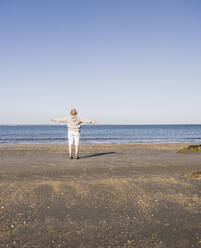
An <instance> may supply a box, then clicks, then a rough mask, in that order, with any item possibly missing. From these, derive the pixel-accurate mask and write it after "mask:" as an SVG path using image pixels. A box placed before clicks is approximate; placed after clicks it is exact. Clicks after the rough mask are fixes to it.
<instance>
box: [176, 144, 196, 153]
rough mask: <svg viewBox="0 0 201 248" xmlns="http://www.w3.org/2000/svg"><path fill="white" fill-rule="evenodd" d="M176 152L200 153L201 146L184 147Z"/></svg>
mask: <svg viewBox="0 0 201 248" xmlns="http://www.w3.org/2000/svg"><path fill="white" fill-rule="evenodd" d="M178 152H180V153H185V152H201V144H199V145H190V146H188V147H185V148H183V149H181V150H179V151H178Z"/></svg>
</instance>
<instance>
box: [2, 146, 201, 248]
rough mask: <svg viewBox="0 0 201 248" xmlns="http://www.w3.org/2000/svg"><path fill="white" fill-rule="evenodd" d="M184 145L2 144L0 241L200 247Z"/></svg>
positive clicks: (198, 164) (190, 158)
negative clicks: (75, 149)
mask: <svg viewBox="0 0 201 248" xmlns="http://www.w3.org/2000/svg"><path fill="white" fill-rule="evenodd" d="M186 146H187V144H163V145H161V144H158V145H148V144H147V145H126V144H125V145H112V144H108V145H107V144H102V145H82V146H81V149H80V159H79V160H69V159H68V156H66V151H67V145H1V146H0V220H1V221H0V247H2V248H3V247H9V248H11V247H12V248H14V247H15V248H18V247H19V248H22V247H29V248H33V247H37V248H40V247H41V248H42V247H44V248H45V247H50V248H54V247H62V248H66V247H81V248H85V247H86V248H92V247H93V248H95V247H98V248H101V247H108V248H109V247H110V248H112V247H115V248H119V247H130V248H133V247H137V248H138V247H139V248H140V247H143V248H146V247H147V248H151V247H157V248H170V247H181V248H185V247H200V246H201V190H200V189H201V180H200V179H192V178H190V177H189V175H191V174H192V173H193V172H197V171H201V153H199V152H198V153H187V154H181V153H177V151H178V150H179V149H181V148H184V147H186Z"/></svg>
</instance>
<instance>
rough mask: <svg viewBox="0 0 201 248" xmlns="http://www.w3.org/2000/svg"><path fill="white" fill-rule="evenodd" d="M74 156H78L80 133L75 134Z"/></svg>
mask: <svg viewBox="0 0 201 248" xmlns="http://www.w3.org/2000/svg"><path fill="white" fill-rule="evenodd" d="M74 137H75V158H79V144H80V134H79V133H76V134H75V136H74Z"/></svg>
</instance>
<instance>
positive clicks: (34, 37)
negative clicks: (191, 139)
mask: <svg viewBox="0 0 201 248" xmlns="http://www.w3.org/2000/svg"><path fill="white" fill-rule="evenodd" d="M0 86H1V87H0V103H1V108H0V109H1V111H0V124H42V123H44V124H46V123H50V121H49V118H51V117H64V116H66V115H68V112H69V111H70V109H71V108H72V107H75V108H77V109H78V111H79V113H80V115H82V116H83V117H86V118H89V119H96V120H97V121H98V122H99V123H100V124H102V123H112V124H159V123H162V124H165V123H167V124H169V123H173V124H174V123H177V124H180V123H181V124H183V123H195V124H196V123H198V124H200V123H201V114H200V110H201V1H200V0H168V1H166V0H152V1H150V0H80V1H78V0H71V1H70V0H69V1H68V0H28V1H27V0H17V1H16V0H1V1H0Z"/></svg>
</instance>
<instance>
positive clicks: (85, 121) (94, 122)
mask: <svg viewBox="0 0 201 248" xmlns="http://www.w3.org/2000/svg"><path fill="white" fill-rule="evenodd" d="M80 121H81V122H82V123H88V124H97V121H90V120H87V119H84V118H80Z"/></svg>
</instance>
